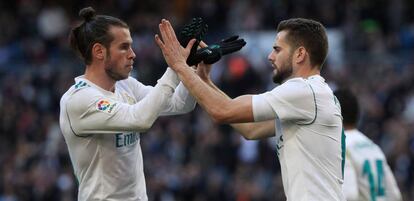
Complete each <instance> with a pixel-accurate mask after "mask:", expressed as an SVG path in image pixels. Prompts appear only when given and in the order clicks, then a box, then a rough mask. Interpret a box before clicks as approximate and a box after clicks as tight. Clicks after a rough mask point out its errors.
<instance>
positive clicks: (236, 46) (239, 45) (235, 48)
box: [221, 40, 246, 55]
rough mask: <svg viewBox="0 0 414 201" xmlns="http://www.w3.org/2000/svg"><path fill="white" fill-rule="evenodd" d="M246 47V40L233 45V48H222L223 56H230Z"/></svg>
mask: <svg viewBox="0 0 414 201" xmlns="http://www.w3.org/2000/svg"><path fill="white" fill-rule="evenodd" d="M245 45H246V42H245V41H244V40H242V41H240V42H239V43H237V44H233V45H231V46H225V47H222V48H221V51H222V54H223V55H226V54H230V53H233V52H236V51H239V50H241V49H242V48H243V47H244V46H245Z"/></svg>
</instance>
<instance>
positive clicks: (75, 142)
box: [59, 7, 195, 201]
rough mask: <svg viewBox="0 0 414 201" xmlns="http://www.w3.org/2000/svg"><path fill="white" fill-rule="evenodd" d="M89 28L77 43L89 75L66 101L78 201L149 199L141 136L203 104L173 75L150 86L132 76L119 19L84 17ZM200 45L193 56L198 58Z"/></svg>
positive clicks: (63, 120) (65, 128)
mask: <svg viewBox="0 0 414 201" xmlns="http://www.w3.org/2000/svg"><path fill="white" fill-rule="evenodd" d="M80 16H81V17H83V19H84V22H83V23H81V24H80V25H79V26H77V27H75V28H74V29H73V30H72V32H71V36H70V42H71V47H72V48H73V49H74V50H75V51H76V52H77V53H78V54H79V55H80V57H81V58H82V59H83V61H84V62H85V64H86V69H85V74H84V75H82V76H79V77H77V78H75V84H74V85H73V86H72V87H70V89H69V90H68V91H67V92H66V93H65V94H64V95H63V96H62V98H61V102H60V120H59V122H60V127H61V130H62V133H63V135H64V138H65V141H66V144H67V146H68V150H69V154H70V158H71V161H72V165H73V169H74V173H75V176H76V178H77V180H78V183H79V192H78V200H80V201H87V200H88V201H89V200H116V201H137V200H143V201H146V200H148V197H147V194H146V186H145V178H144V169H143V158H142V153H141V147H140V132H144V131H147V130H148V129H149V128H150V127H151V126H152V124H153V123H154V121H155V120H156V119H157V118H158V116H160V115H173V114H181V113H186V112H189V111H191V110H193V108H194V107H195V100H194V98H193V97H191V95H189V93H188V91H187V90H186V89H185V88H184V86H183V85H182V84H179V83H180V80H179V79H178V76H177V75H176V73H175V72H174V71H173V70H172V69H170V68H167V70H166V72H165V73H164V75H163V76H162V77H161V78H160V79H159V80H158V83H157V84H156V85H155V86H154V87H152V86H145V85H143V84H142V83H140V82H139V81H137V80H136V79H135V78H132V77H130V76H129V74H130V72H131V70H132V68H133V63H134V58H135V53H134V51H133V50H132V38H131V35H130V32H129V28H128V25H127V24H126V23H125V22H123V21H121V20H120V19H118V18H115V17H111V16H107V15H96V14H95V11H94V10H93V9H92V8H90V7H89V8H84V9H82V10H81V11H80ZM193 43H194V41H193V42H192V43H189V44H188V46H187V48H186V51H183V54H186V55H185V56H186V57H187V56H188V55H189V53H190V49H191V46H192V44H193Z"/></svg>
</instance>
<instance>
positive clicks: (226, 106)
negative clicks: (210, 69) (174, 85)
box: [177, 67, 233, 123]
mask: <svg viewBox="0 0 414 201" xmlns="http://www.w3.org/2000/svg"><path fill="white" fill-rule="evenodd" d="M177 74H178V76H179V77H180V79H181V81H182V82H183V83H184V85H185V86H186V88H187V90H189V91H190V92H191V94H192V95H193V96H194V98H195V99H196V101H197V102H198V103H199V104H200V105H201V107H203V109H204V110H205V111H206V112H207V113H208V114H209V115H210V116H211V117H212V118H213V120H214V121H216V122H218V123H228V122H227V121H226V120H227V117H228V116H229V115H228V114H229V113H230V111H231V110H232V109H233V108H232V103H231V102H232V100H231V99H230V98H229V97H227V96H223V94H221V92H220V91H219V90H215V89H214V88H212V87H211V86H209V84H208V83H206V82H204V81H203V80H202V79H201V78H200V77H199V76H197V75H196V73H195V72H194V71H193V70H192V69H191V68H189V67H185V68H184V67H183V68H179V70H177Z"/></svg>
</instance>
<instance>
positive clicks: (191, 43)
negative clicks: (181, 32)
mask: <svg viewBox="0 0 414 201" xmlns="http://www.w3.org/2000/svg"><path fill="white" fill-rule="evenodd" d="M195 42H196V39H194V38H193V39H191V40H190V42H188V44H187V47H186V48H185V49H186V50H187V51H189V52H190V51H191V48H192V47H193V45H194V43H195Z"/></svg>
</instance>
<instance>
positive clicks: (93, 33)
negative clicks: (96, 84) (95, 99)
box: [69, 7, 129, 65]
mask: <svg viewBox="0 0 414 201" xmlns="http://www.w3.org/2000/svg"><path fill="white" fill-rule="evenodd" d="M79 16H80V17H82V18H83V22H81V23H80V24H79V25H78V26H76V27H74V28H73V29H72V31H71V32H70V35H69V42H70V46H71V48H72V50H73V51H75V52H76V53H77V55H78V56H79V57H80V58H81V59H82V60H83V61H84V62H85V64H86V65H90V64H91V63H92V47H93V45H94V44H95V43H100V44H102V45H103V46H104V47H106V48H108V49H109V47H110V45H111V42H112V41H113V39H114V37H113V36H112V35H111V33H110V32H109V28H110V27H111V26H116V27H123V28H127V29H129V27H128V25H127V24H126V23H125V22H124V21H122V20H120V19H118V18H116V17H112V16H108V15H96V12H95V9H93V8H92V7H86V8H82V9H81V10H80V11H79Z"/></svg>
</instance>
